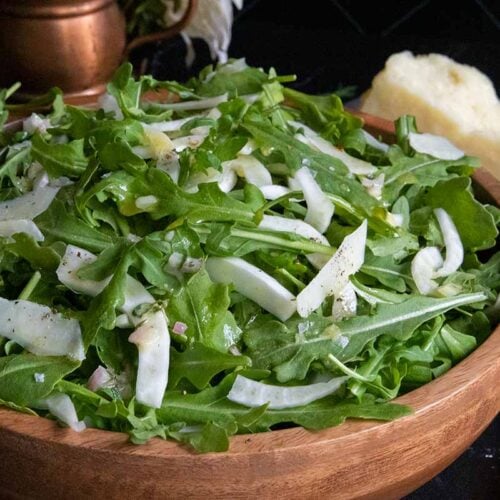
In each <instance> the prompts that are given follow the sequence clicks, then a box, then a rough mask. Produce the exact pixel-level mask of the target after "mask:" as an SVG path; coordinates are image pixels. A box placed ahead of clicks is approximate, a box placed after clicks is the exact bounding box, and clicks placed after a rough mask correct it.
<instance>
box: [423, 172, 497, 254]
mask: <svg viewBox="0 0 500 500" xmlns="http://www.w3.org/2000/svg"><path fill="white" fill-rule="evenodd" d="M425 199H426V202H427V203H428V204H429V205H430V206H431V207H433V208H443V209H444V210H446V212H447V213H448V214H449V215H450V217H451V218H452V219H453V222H454V223H455V226H456V227H457V230H458V232H459V234H460V239H461V240H462V244H463V245H464V248H465V249H466V250H472V251H476V250H483V249H485V248H491V247H494V246H495V243H496V238H497V236H498V229H497V227H496V225H495V220H494V218H493V216H492V214H491V213H490V212H489V211H488V209H487V208H485V207H484V206H483V205H481V203H479V202H478V201H477V200H475V199H474V195H473V194H472V191H471V181H470V179H468V178H466V177H458V178H456V179H450V180H447V181H444V182H439V183H438V184H437V185H436V186H435V187H434V188H432V189H431V190H430V191H429V193H428V194H427V196H426V198H425Z"/></svg>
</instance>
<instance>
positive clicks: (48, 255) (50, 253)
mask: <svg viewBox="0 0 500 500" xmlns="http://www.w3.org/2000/svg"><path fill="white" fill-rule="evenodd" d="M12 239H13V240H14V242H13V243H8V244H7V245H5V249H6V250H7V251H8V252H11V253H13V254H14V255H17V256H18V257H22V258H23V259H26V260H27V261H28V262H29V263H30V264H31V265H32V266H33V268H34V269H46V270H48V271H54V270H55V269H56V268H57V266H58V265H59V261H60V260H61V259H60V257H59V254H58V253H57V252H56V251H55V250H54V249H53V248H51V247H46V246H43V247H42V246H40V245H39V243H38V242H36V241H35V240H34V238H33V236H30V235H29V234H26V233H18V234H14V235H13V236H12Z"/></svg>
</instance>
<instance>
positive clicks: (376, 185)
mask: <svg viewBox="0 0 500 500" xmlns="http://www.w3.org/2000/svg"><path fill="white" fill-rule="evenodd" d="M384 181H385V175H384V174H380V175H377V177H375V178H373V179H370V178H368V177H363V178H362V179H361V184H363V186H364V187H365V188H366V190H367V191H368V194H369V195H370V196H373V197H374V198H376V199H377V200H380V199H381V198H382V189H383V188H384Z"/></svg>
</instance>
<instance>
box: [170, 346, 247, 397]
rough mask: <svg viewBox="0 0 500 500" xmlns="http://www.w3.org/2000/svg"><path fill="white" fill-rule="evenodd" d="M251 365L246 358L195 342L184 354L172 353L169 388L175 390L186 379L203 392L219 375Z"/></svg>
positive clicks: (173, 351) (174, 351)
mask: <svg viewBox="0 0 500 500" xmlns="http://www.w3.org/2000/svg"><path fill="white" fill-rule="evenodd" d="M250 365H251V361H250V359H249V358H247V357H246V356H234V355H232V354H226V353H221V352H219V351H216V350H215V349H211V348H210V347H206V346H205V345H204V344H202V343H200V342H195V343H193V344H192V345H190V346H188V347H187V348H186V350H185V351H183V352H177V351H176V350H172V351H171V354H170V374H169V387H171V388H175V387H176V386H177V384H178V382H179V381H180V380H181V379H182V378H186V379H187V380H189V381H190V382H191V383H192V384H193V385H194V386H195V387H196V388H197V389H198V390H201V389H204V388H205V387H206V386H207V385H208V383H209V382H210V380H212V378H213V377H214V376H215V375H217V374H218V373H220V372H222V371H225V370H234V369H235V368H237V367H239V366H241V367H245V368H246V367H248V366H250Z"/></svg>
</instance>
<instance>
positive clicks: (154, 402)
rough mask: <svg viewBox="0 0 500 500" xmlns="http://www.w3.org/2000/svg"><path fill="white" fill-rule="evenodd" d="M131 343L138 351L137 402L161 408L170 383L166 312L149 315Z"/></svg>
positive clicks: (134, 333)
mask: <svg viewBox="0 0 500 500" xmlns="http://www.w3.org/2000/svg"><path fill="white" fill-rule="evenodd" d="M128 340H129V342H132V343H133V344H136V345H137V348H138V350H139V363H138V367H137V382H136V388H135V395H136V399H137V401H138V402H139V403H142V404H144V405H147V406H150V407H152V408H160V406H161V403H162V401H163V395H164V394H165V389H166V387H167V383H168V367H169V361H170V334H169V333H168V319H167V316H166V314H165V312H164V311H162V310H159V311H155V312H149V313H146V314H145V315H144V317H143V322H142V323H141V324H140V325H139V326H138V327H137V329H136V330H134V332H133V333H132V334H131V335H130V337H129V338H128Z"/></svg>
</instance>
